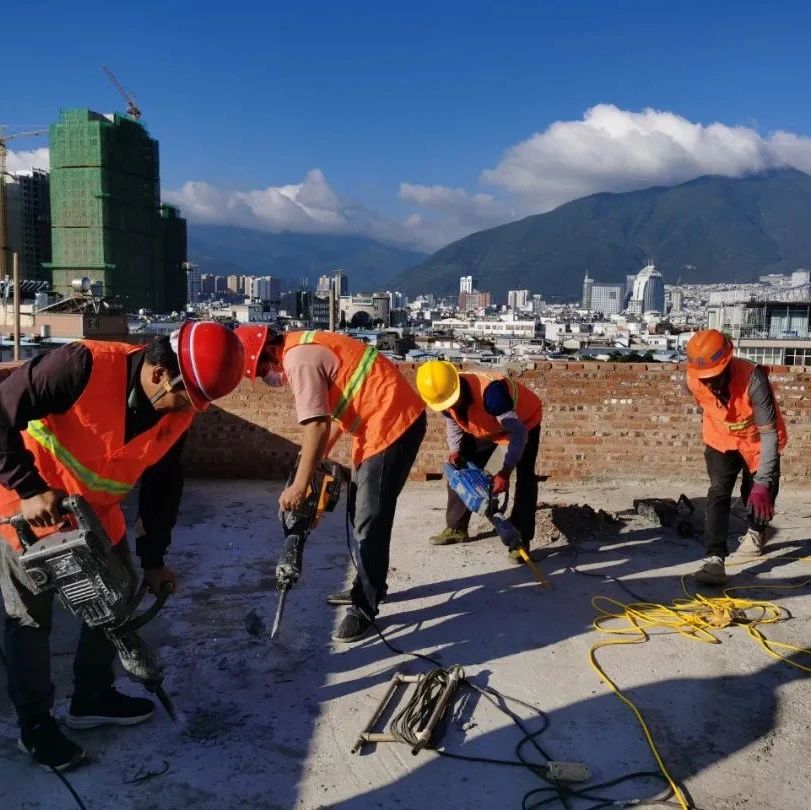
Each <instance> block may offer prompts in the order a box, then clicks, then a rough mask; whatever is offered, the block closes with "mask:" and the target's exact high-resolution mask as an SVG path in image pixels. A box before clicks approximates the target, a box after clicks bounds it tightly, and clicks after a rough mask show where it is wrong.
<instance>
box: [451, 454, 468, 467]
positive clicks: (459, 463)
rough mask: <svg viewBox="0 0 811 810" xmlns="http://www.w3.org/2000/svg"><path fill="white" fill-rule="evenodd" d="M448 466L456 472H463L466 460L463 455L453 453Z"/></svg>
mask: <svg viewBox="0 0 811 810" xmlns="http://www.w3.org/2000/svg"><path fill="white" fill-rule="evenodd" d="M448 464H450V465H451V467H453V468H454V469H455V470H461V469H462V467H464V466H465V460H464V459H463V458H462V454H461V453H457V452H453V453H451V454H450V455H449V456H448Z"/></svg>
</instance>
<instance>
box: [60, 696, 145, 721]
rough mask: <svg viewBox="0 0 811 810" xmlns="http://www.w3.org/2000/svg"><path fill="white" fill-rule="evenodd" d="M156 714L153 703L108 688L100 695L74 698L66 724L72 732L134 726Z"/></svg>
mask: <svg viewBox="0 0 811 810" xmlns="http://www.w3.org/2000/svg"><path fill="white" fill-rule="evenodd" d="M153 714H155V704H154V703H153V702H152V701H151V700H147V699H146V698H137V697H131V696H130V695H125V694H123V693H121V692H119V691H117V690H116V689H115V687H112V686H111V687H110V688H109V689H106V690H105V691H104V692H102V693H101V694H99V695H94V696H93V697H82V696H81V695H74V696H73V698H72V700H71V701H70V711H69V712H68V715H67V717H66V718H65V725H67V727H68V728H73V729H85V728H96V727H97V726H137V725H138V723H143V722H145V721H146V720H149V719H150V718H151V717H152V715H153Z"/></svg>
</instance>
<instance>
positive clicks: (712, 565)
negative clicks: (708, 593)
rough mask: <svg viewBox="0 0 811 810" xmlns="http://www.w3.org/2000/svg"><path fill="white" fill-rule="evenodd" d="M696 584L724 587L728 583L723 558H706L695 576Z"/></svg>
mask: <svg viewBox="0 0 811 810" xmlns="http://www.w3.org/2000/svg"><path fill="white" fill-rule="evenodd" d="M693 579H695V580H696V582H703V583H704V584H705V585H723V584H724V583H725V582H726V581H727V572H726V569H725V568H724V561H723V559H722V558H721V557H705V558H704V562H703V564H702V566H701V568H699V569H698V571H696V572H695V574H693Z"/></svg>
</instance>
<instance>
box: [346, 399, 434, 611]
mask: <svg viewBox="0 0 811 810" xmlns="http://www.w3.org/2000/svg"><path fill="white" fill-rule="evenodd" d="M426 424H427V420H426V417H425V414H424V413H421V414H420V416H419V418H418V419H417V420H416V421H415V422H414V424H413V425H411V427H410V428H409V429H408V430H407V431H406V432H405V433H403V435H402V436H400V438H399V439H397V440H396V441H394V442H392V444H390V445H389V446H388V447H387V448H386V449H385V450H383V451H381V452H380V453H376V454H375V455H373V456H372V457H371V458H367V459H366V460H365V461H363V462H362V463H361V464H360V465H359V466H358V467H356V468H355V469H353V470H352V482H351V484H350V485H349V494H348V509H349V521H350V524H351V527H352V532H353V534H354V536H355V542H356V552H357V554H358V555H359V557H360V559H359V560H358V561H357V562H358V563H359V568H360V572H359V574H358V576H356V577H355V581H354V583H353V585H352V591H351V599H352V604H353V605H354V606H355V607H358V608H360V609H361V610H362V611H363V612H364V613H366V614H367V615H368V616H374V615H376V614H377V605H378V602H379V601H380V599H381V597H383V596H384V595H385V593H386V577H387V576H388V573H389V547H390V545H391V529H392V525H393V524H394V513H395V510H396V508H397V498H398V496H399V495H400V492H401V491H402V489H403V487H404V486H405V483H406V481H407V480H408V475H409V473H410V472H411V467H412V466H413V464H414V461H415V459H416V458H417V452H418V451H419V449H420V445H421V444H422V440H423V438H424V437H425V428H426Z"/></svg>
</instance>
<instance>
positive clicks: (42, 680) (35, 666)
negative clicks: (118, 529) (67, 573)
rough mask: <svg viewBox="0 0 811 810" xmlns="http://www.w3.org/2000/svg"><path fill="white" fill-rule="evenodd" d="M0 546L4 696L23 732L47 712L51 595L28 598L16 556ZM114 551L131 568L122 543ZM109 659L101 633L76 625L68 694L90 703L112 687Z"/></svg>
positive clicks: (109, 644)
mask: <svg viewBox="0 0 811 810" xmlns="http://www.w3.org/2000/svg"><path fill="white" fill-rule="evenodd" d="M0 544H2V546H3V548H2V550H0V587H2V591H3V603H4V605H5V609H6V622H5V641H4V644H3V654H4V656H5V661H6V669H7V670H8V673H7V674H8V693H9V697H10V698H11V702H12V703H13V704H14V707H15V708H16V710H17V717H18V719H19V723H20V725H21V726H25V725H29V724H33V723H35V722H36V721H37V719H38V718H39V717H41V716H42V715H43V714H47V713H48V712H50V710H51V708H52V707H53V701H54V687H53V683H52V682H51V645H50V635H51V619H52V613H53V601H54V596H55V592H54V591H46V592H45V593H40V594H34V593H32V592H31V590H30V580H29V579H28V577H27V575H26V574H25V572H24V571H22V569H21V568H20V566H19V563H18V562H17V555H16V554H15V552H14V551H12V550H11V549H10V548H9V547H8V546H7V545H6V544H5V543H2V541H0ZM115 551H116V552H117V553H118V554H119V555H121V557H122V558H123V559H124V560H125V561H126V563H127V564H128V565H130V566H131V565H132V563H131V561H130V553H129V547H128V545H127V541H126V540H123V541H122V542H121V543H119V544H118V545H117V546H115ZM115 655H116V653H115V647H114V646H113V644H112V642H111V641H110V640H109V639H108V638H107V636H106V635H105V634H104V631H103V630H101V629H98V628H95V629H91V628H89V627H87V626H86V625H82V630H81V635H80V636H79V646H78V648H77V650H76V656H75V658H74V659H73V686H74V694H77V695H81V696H88V697H90V696H93V695H96V694H98V693H100V692H103V691H104V690H105V689H107V688H108V687H110V686H112V684H113V681H114V675H113V662H114V661H115Z"/></svg>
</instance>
